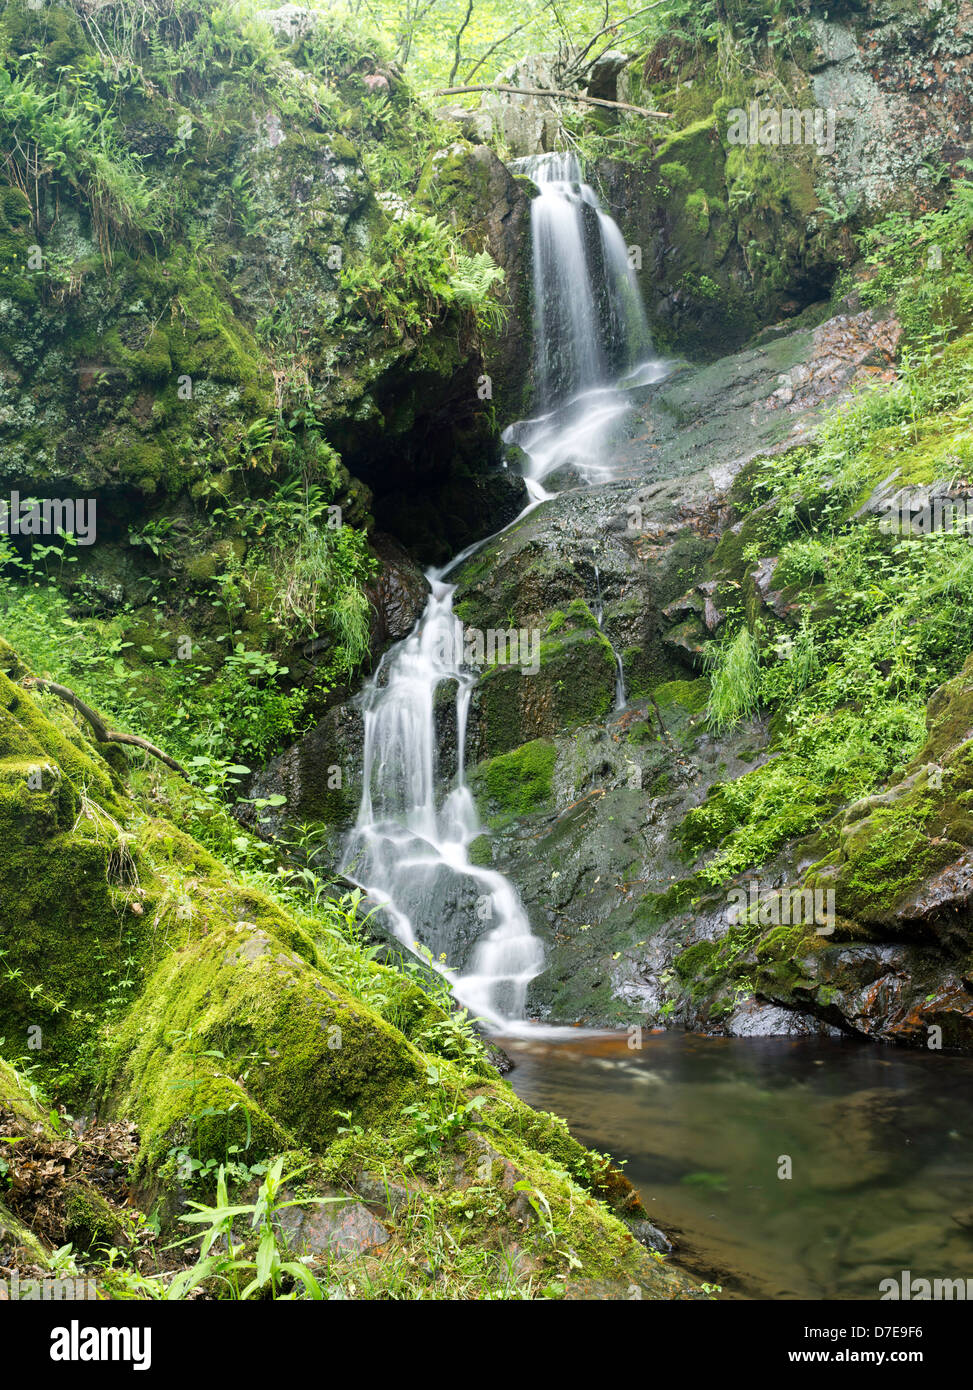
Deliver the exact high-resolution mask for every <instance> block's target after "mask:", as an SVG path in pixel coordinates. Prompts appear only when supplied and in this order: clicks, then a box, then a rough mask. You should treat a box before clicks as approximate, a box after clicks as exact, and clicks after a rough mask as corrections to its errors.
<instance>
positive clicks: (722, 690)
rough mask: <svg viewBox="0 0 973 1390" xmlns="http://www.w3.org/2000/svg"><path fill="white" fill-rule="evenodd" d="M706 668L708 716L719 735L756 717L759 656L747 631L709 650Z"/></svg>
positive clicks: (758, 687) (739, 631)
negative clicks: (708, 682)
mask: <svg viewBox="0 0 973 1390" xmlns="http://www.w3.org/2000/svg"><path fill="white" fill-rule="evenodd" d="M706 665H707V670H708V672H709V676H710V693H709V704H708V707H707V714H708V716H709V720H710V723H711V724H712V725H713V727H714V728H715V729H716V730H717V732H722V731H723V730H724V729H727V728H729V727H730V725H731V724H735V723H736V722H737V721H738V720H740V719H746V718H749V717H750V716H751V715H753V714H755V713H756V711H757V705H758V702H759V694H760V654H759V650H758V648H757V644H756V642H755V641H754V639H753V637H752V636H751V634H750V632H749V630H748V629H747V628H745V627H741V628H739V629H738V630H737V632H736V633H735V634H734V636H733V637H732V638H731V639H730V640H729V641H727V642H724V643H722V644H721V645H720V646H718V647H710V648H708V649H707V652H706Z"/></svg>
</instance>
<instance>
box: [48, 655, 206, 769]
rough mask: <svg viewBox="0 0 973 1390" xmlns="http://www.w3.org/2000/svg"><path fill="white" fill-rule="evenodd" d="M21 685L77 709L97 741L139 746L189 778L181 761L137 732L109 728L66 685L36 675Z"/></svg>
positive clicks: (99, 716) (98, 715)
mask: <svg viewBox="0 0 973 1390" xmlns="http://www.w3.org/2000/svg"><path fill="white" fill-rule="evenodd" d="M23 685H24V687H25V689H28V690H46V691H47V692H48V694H50V695H56V696H57V697H58V699H60V700H63V701H64V703H65V704H67V705H70V706H71V708H72V709H74V710H77V712H78V714H80V715H81V717H82V719H86V720H87V721H88V723H89V724H90V725H91V728H92V732H93V733H94V736H95V739H96V741H97V742H98V743H127V744H129V745H130V746H131V747H133V748H141V749H143V750H144V751H145V752H146V753H151V754H152V756H153V758H158V759H159V761H160V762H163V763H165V765H166V767H171V768H172V770H173V772H178V773H179V775H180V777H185V779H186V781H187V782H188V781H189V780H190V777H189V773H188V772H187V771H186V769H185V768H184V767H183V766H182V764H181V763H177V762H176V760H175V758H170V757H169V754H168V753H163V751H162V749H161V748H156V746H155V744H154V743H149V741H148V739H145V738H139V736H138V734H120V733H117V732H116V731H115V730H112V729H109V728H108V725H107V724H106V723H105V721H104V720H103V719H102V717H101V715H100V714H98V713H97V711H95V710H93V709H92V708H91V706H90V705H86V704H85V702H84V701H83V700H81V699H79V698H78V696H77V695H75V693H74V691H73V690H69V689H68V687H67V686H66V685H58V684H57V682H56V681H42V680H39V679H38V677H37V676H27V677H26V679H25V680H24V681H23Z"/></svg>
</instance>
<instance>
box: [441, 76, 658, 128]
mask: <svg viewBox="0 0 973 1390" xmlns="http://www.w3.org/2000/svg"><path fill="white" fill-rule="evenodd" d="M466 92H509V93H511V94H512V95H513V96H519V97H556V98H557V99H558V100H560V101H582V102H584V103H585V105H586V106H609V107H611V108H612V110H613V111H634V112H636V113H637V114H638V115H639V116H661V117H663V118H664V119H665V120H668V119H669V117H670V116H671V114H672V112H671V111H647V110H646V108H645V107H644V106H633V105H632V104H631V102H628V101H606V100H605V98H604V97H589V96H587V95H585V94H583V93H581V92H562V91H559V90H558V89H557V88H555V87H551V88H542V87H502V86H499V85H498V84H497V83H495V82H492V83H489V84H488V83H484V84H483V85H482V86H475V87H440V88H438V89H437V90H436V91H434V92H428V93H427V94H426V95H427V96H433V97H458V96H463V95H464V94H465V93H466Z"/></svg>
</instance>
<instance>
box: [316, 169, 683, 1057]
mask: <svg viewBox="0 0 973 1390" xmlns="http://www.w3.org/2000/svg"><path fill="white" fill-rule="evenodd" d="M518 165H519V167H520V168H521V170H522V171H523V172H525V173H528V174H529V175H530V177H531V178H533V179H535V181H536V182H537V183H538V186H539V188H540V195H539V196H538V197H537V198H536V199H535V200H534V204H533V210H532V222H531V229H532V244H533V257H534V301H535V305H536V306H537V309H536V321H535V334H536V344H537V347H536V351H537V375H538V381H539V383H540V389H541V392H542V397H543V402H544V404H546V405H547V406H549V407H551V408H552V412H551V413H550V414H549V415H547V416H545V417H541V418H540V419H538V420H533V421H527V422H525V423H524V425H523V426H522V427H517V426H515V427H512V429H513V431H514V434H511V432H510V431H508V436H506V437H515V434H516V431H517V430H518V428H519V429H520V430H521V433H520V436H519V437H517V442H518V443H520V444H521V446H522V447H523V449H524V451H525V452H526V454H527V455H528V458H529V460H530V468H529V469H528V473H527V476H526V478H525V481H526V483H527V489H528V493H529V495H530V498H531V502H530V505H529V506H528V508H527V509H526V511H530V510H531V509H532V508H533V507H535V506H537V505H538V504H539V503H540V502H541V501H543V500H544V499H545V498H546V497H547V496H549V493H547V491H546V490H545V489H544V487H543V486H542V484H541V479H543V478H544V477H546V476H547V475H548V474H549V473H550V472H551V471H552V470H553V469H555V468H557V467H559V466H560V465H561V464H563V463H564V462H570V463H572V464H573V465H574V466H575V467H577V468H579V469H580V471H581V472H582V474H583V475H584V477H585V478H586V479H588V480H589V481H594V480H595V479H596V478H597V477H598V476H599V465H597V464H596V462H595V461H594V458H595V455H597V454H599V453H600V452H601V451H602V449H603V445H604V441H605V430H606V427H607V426H608V425H609V424H610V422H611V421H613V420H615V419H616V418H617V417H618V416H619V415H620V414H623V413H624V412H625V411H626V410H627V409H628V405H627V401H626V399H625V396H624V393H623V392H621V391H619V390H618V389H616V388H614V387H612V386H610V385H607V384H606V382H607V378H608V374H609V373H612V372H619V371H624V370H625V369H627V368H630V367H631V366H632V364H633V362H635V361H636V360H637V359H638V357H639V354H644V353H646V352H647V351H648V350H649V347H650V343H649V335H648V331H647V329H646V326H645V316H644V312H643V310H642V305H641V299H640V296H639V293H638V287H637V285H636V283H635V277H634V275H633V273H632V270H631V268H630V266H629V264H628V255H627V252H626V248H625V243H624V239H623V237H622V234H621V232H620V231H619V229H618V227H617V226H616V225H615V223H614V222H613V221H612V220H611V218H610V217H608V216H607V214H606V213H604V212H602V210H601V208H600V207H599V205H598V200H597V198H596V197H595V194H594V192H593V191H592V189H591V188H590V187H589V186H588V185H587V184H585V183H583V182H582V180H581V173H580V169H579V167H578V164H577V161H576V160H575V158H574V156H572V155H543V156H540V157H539V158H537V159H534V160H520V161H518ZM646 371H647V372H648V375H647V376H646V375H645V372H646ZM664 373H665V369H664V368H662V367H661V366H660V365H659V364H655V363H649V364H647V366H646V368H645V369H644V371H643V377H642V379H644V380H649V379H653V375H654V374H657V375H664ZM562 403H563V404H562ZM523 515H525V513H521V516H523ZM517 520H520V518H519V517H518V518H517ZM514 524H515V523H514ZM480 544H486V542H485V541H484V542H481V543H480ZM478 548H479V546H478V545H475V546H471V547H470V548H469V549H468V550H466V551H464V552H463V553H462V554H461V555H458V556H457V557H456V559H455V560H453V561H452V563H451V564H450V565H447V566H446V568H445V569H442V570H431V571H430V572H429V574H428V579H429V582H430V586H431V590H432V592H431V595H430V598H429V602H428V604H427V606H426V609H425V612H424V613H423V615H422V617H421V618H420V620H419V622H418V624H417V625H416V627H415V629H414V630H413V632H412V633H411V634H410V635H409V636H408V637H407V638H406V639H405V640H404V641H402V642H399V643H398V644H397V645H396V646H395V647H393V648H391V649H390V650H389V651H388V652H387V653H386V654H385V656H384V657H383V659H382V661H381V663H380V665H379V667H378V670H377V671H376V672H375V675H374V676H373V677H372V679H371V680H370V681H369V683H368V685H367V686H366V687H365V689H364V691H363V692H362V696H361V701H362V706H363V710H364V724H365V743H364V780H363V787H362V796H361V803H360V805H359V809H358V817H357V821H356V823H355V826H354V829H353V830H352V831H351V832H350V833H349V835H348V838H347V840H346V843H345V848H344V854H343V858H342V869H343V871H344V872H345V873H347V874H349V875H350V876H352V877H353V878H354V879H355V880H356V881H357V882H359V883H361V884H362V885H363V887H364V888H365V889H366V890H367V892H368V894H369V897H370V898H371V899H372V900H373V901H375V902H377V903H379V904H380V905H381V906H382V907H383V908H384V910H385V912H386V914H387V917H388V921H389V924H390V926H391V928H392V930H393V931H394V932H395V934H396V936H397V937H398V938H399V939H400V940H401V941H402V942H403V944H404V945H406V946H408V947H409V948H410V949H411V948H413V947H414V946H415V945H416V944H418V943H421V944H422V945H423V946H425V947H427V948H428V949H429V950H430V951H431V952H432V953H433V956H434V957H439V956H440V955H444V956H446V957H447V958H452V959H455V958H457V955H458V954H459V955H460V956H461V957H462V958H463V959H464V960H465V966H464V969H463V973H461V974H460V975H459V976H458V977H456V978H453V979H452V987H453V992H454V994H455V995H456V996H457V998H458V999H459V1000H460V1001H461V1002H462V1003H463V1004H465V1005H466V1006H467V1007H468V1008H469V1009H470V1011H471V1013H473V1014H474V1015H476V1016H478V1017H480V1018H482V1019H484V1020H485V1021H486V1022H487V1023H488V1024H490V1025H491V1026H493V1027H495V1028H502V1029H503V1030H504V1031H505V1032H507V1033H511V1032H516V1031H519V1030H518V1028H517V1020H520V1019H523V1017H524V1011H525V1003H526V995H527V986H528V985H529V983H530V981H531V980H532V979H533V978H534V976H535V975H538V974H539V973H540V971H541V970H542V968H543V964H544V952H543V947H542V945H541V943H540V941H539V940H538V939H537V937H535V936H534V935H533V933H532V932H531V929H530V922H529V920H528V917H527V913H526V911H525V910H524V907H523V904H522V903H521V901H520V898H519V897H518V895H517V891H516V889H515V888H514V887H513V885H512V884H511V883H510V882H509V881H508V880H507V879H506V878H504V876H503V875H502V874H500V873H497V872H495V871H494V870H491V869H485V868H481V867H479V866H477V865H475V864H473V863H471V862H470V855H469V848H470V845H471V843H472V842H473V840H475V839H476V838H477V836H478V835H479V834H480V833H481V829H482V827H481V825H480V821H479V817H478V815H477V811H476V805H475V803H474V801H473V797H472V795H471V793H470V790H469V788H468V786H467V784H466V774H465V754H466V725H467V716H468V713H469V706H470V697H471V695H472V691H473V687H474V685H475V683H476V675H475V671H474V668H473V667H472V666H471V665H470V664H469V663H468V662H467V661H466V660H465V659H464V657H465V652H464V633H463V628H462V624H461V623H460V621H459V619H458V618H457V617H456V615H455V614H454V613H453V593H454V591H455V586H454V585H451V584H448V583H447V582H446V575H447V574H448V573H449V571H450V570H452V569H454V568H455V567H456V566H457V565H458V564H460V563H461V561H462V560H464V559H466V558H467V557H468V555H470V554H472V553H473V552H474V551H475V550H477V549H478ZM526 678H527V677H525V679H526ZM450 684H452V685H454V686H455V692H454V695H453V700H452V719H453V724H454V728H455V765H454V767H453V768H451V769H447V768H445V767H442V766H440V750H439V730H440V728H441V727H446V726H448V724H449V720H448V718H447V717H446V712H447V706H448V703H449V702H448V701H447V702H446V703H445V704H444V702H443V701H442V699H441V698H440V690H441V688H442V687H444V686H448V685H450ZM618 697H619V699H624V688H623V686H622V685H621V682H619V690H618ZM450 772H451V774H452V776H451V783H450V788H449V790H448V791H441V790H440V788H442V787H443V786H444V780H443V779H444V777H445V776H446V775H447V774H448V773H450ZM526 1026H527V1025H522V1027H526Z"/></svg>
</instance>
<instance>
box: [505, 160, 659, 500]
mask: <svg viewBox="0 0 973 1390" xmlns="http://www.w3.org/2000/svg"><path fill="white" fill-rule="evenodd" d="M512 167H514V168H516V170H517V171H518V172H519V173H522V174H526V175H527V177H528V178H530V179H532V180H533V181H534V183H536V185H537V188H538V196H537V197H536V198H535V199H534V200H533V202H532V203H531V244H532V256H533V291H534V375H535V379H536V391H537V403H538V405H539V406H540V407H541V410H542V412H543V413H542V414H540V415H538V416H536V417H535V418H533V419H531V420H522V421H520V422H518V423H517V424H515V425H511V426H510V427H509V429H508V430H507V432H506V434H505V436H504V437H505V439H506V440H507V442H508V443H511V444H517V445H519V447H520V448H522V449H523V451H524V452H525V453H526V454H527V456H528V459H529V469H528V470H527V476H528V486H530V487H531V489H532V491H531V495H532V497H535V498H537V497H544V496H546V495H548V494H547V493H546V492H545V491H544V490H543V486H542V485H543V482H544V480H545V479H546V478H549V477H550V476H551V475H552V474H553V473H555V472H556V471H557V470H558V469H561V468H564V467H570V469H571V470H572V479H573V480H574V481H577V480H580V481H583V482H587V483H596V482H604V481H607V479H608V478H609V477H610V476H611V468H610V465H608V464H606V462H605V460H606V458H607V457H608V456H609V453H610V448H609V446H610V442H611V436H612V431H613V429H615V428H617V426H618V424H619V423H620V422H621V420H622V418H623V417H624V416H625V415H626V414H627V412H628V410H629V408H630V406H629V400H628V398H627V396H626V394H625V392H624V391H622V390H619V389H618V386H617V385H616V384H615V383H616V382H617V381H618V379H619V378H620V377H621V378H625V380H624V382H623V384H625V385H645V384H648V383H649V382H650V381H654V380H658V379H659V378H660V377H661V376H664V375H665V374H666V370H667V369H666V367H665V366H664V364H662V363H660V362H658V361H656V360H654V359H652V358H651V356H650V354H651V351H652V340H651V336H650V334H649V329H648V324H647V322H646V317H645V309H644V307H643V305H642V296H641V294H640V292H639V287H638V282H637V280H636V277H635V271H634V270H633V268H632V266H631V264H630V262H629V256H628V248H627V247H626V245H625V238H624V237H623V236H622V233H621V231H620V229H619V227H618V225H617V224H616V223H615V222H614V221H613V219H612V218H611V217H609V215H608V214H607V213H606V212H605V211H603V209H602V207H601V205H600V203H599V201H598V198H597V195H596V194H595V191H594V189H593V188H592V187H591V186H590V185H589V184H587V183H585V182H584V180H583V177H582V173H581V167H580V165H579V163H578V160H577V158H576V157H575V156H574V155H572V154H563V153H558V154H543V155H533V156H531V157H529V158H527V159H518V160H515V161H514V163H513V166H512Z"/></svg>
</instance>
